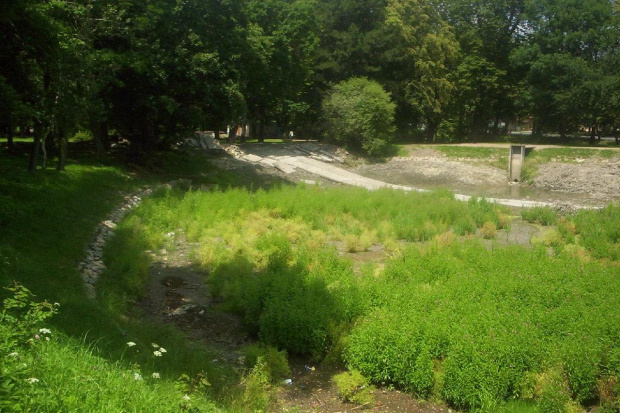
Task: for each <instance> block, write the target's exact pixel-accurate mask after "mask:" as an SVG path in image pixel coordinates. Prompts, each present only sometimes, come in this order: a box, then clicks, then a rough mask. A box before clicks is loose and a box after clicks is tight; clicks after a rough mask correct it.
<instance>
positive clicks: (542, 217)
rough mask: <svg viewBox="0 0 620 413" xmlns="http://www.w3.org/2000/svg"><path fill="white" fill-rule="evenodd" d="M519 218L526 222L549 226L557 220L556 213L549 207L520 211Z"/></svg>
mask: <svg viewBox="0 0 620 413" xmlns="http://www.w3.org/2000/svg"><path fill="white" fill-rule="evenodd" d="M521 218H523V219H524V220H525V221H527V222H531V223H535V224H540V225H545V226H551V225H555V224H556V223H557V220H558V214H557V212H556V211H555V210H554V209H553V208H550V207H534V208H523V209H521Z"/></svg>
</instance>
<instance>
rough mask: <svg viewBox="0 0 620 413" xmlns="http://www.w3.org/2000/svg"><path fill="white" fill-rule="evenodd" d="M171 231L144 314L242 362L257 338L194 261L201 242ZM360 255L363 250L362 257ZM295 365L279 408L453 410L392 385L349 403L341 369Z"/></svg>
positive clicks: (375, 251) (374, 252) (378, 251)
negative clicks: (369, 400)
mask: <svg viewBox="0 0 620 413" xmlns="http://www.w3.org/2000/svg"><path fill="white" fill-rule="evenodd" d="M168 236H169V238H171V246H170V247H169V248H167V249H162V250H159V251H151V252H150V254H151V257H152V260H153V262H152V265H151V267H150V269H149V280H150V281H149V284H148V288H147V293H146V295H145V297H144V299H142V300H140V301H138V302H137V303H136V307H137V308H138V309H139V311H140V312H141V313H142V316H143V317H144V318H146V319H149V320H151V321H154V322H157V323H169V324H172V325H174V326H176V327H177V328H178V329H179V330H180V331H182V332H184V333H185V334H186V335H187V337H188V338H189V339H191V340H193V341H195V342H199V343H202V344H204V345H205V346H207V347H208V348H209V349H210V350H212V351H215V352H216V354H219V356H218V363H228V364H229V365H233V364H234V365H238V363H239V360H240V357H242V353H241V351H240V350H241V349H242V347H243V346H245V345H247V344H251V343H253V342H254V339H253V338H252V337H250V336H249V335H248V334H247V333H246V331H245V330H244V328H243V323H242V321H241V319H240V318H239V317H237V316H235V315H232V314H228V313H226V312H224V311H222V310H221V303H220V302H218V301H217V300H214V299H213V298H212V297H211V294H210V292H209V286H208V285H207V284H206V278H207V274H206V273H205V272H204V271H202V270H201V269H200V268H199V267H197V266H194V265H192V263H191V260H190V258H189V257H190V256H191V250H192V249H193V248H195V247H196V245H195V244H191V243H188V242H187V240H186V239H185V236H184V235H183V233H182V232H181V231H176V232H175V233H170V234H168ZM172 240H174V241H172ZM383 254H384V251H383V248H382V247H381V246H378V245H375V246H373V248H371V251H368V252H365V253H360V254H354V253H344V252H343V255H346V256H348V258H351V259H353V260H354V261H356V262H368V261H375V260H377V259H378V258H379V256H382V255H383ZM356 255H359V256H357V257H356V258H357V259H355V258H354V257H355V256H356ZM290 366H291V376H290V380H291V381H290V384H285V383H282V384H281V385H280V386H279V387H278V389H277V394H278V400H277V403H276V404H277V405H278V408H277V409H276V410H281V408H282V407H285V408H291V409H294V410H296V411H300V412H346V411H360V412H394V411H404V412H416V413H434V412H451V409H448V408H447V407H445V406H441V405H433V404H431V403H425V402H419V401H417V400H415V399H414V398H413V397H411V396H410V395H408V394H405V393H402V392H400V391H397V390H393V389H378V390H377V391H376V393H375V402H374V403H373V404H372V405H367V406H356V405H353V404H350V403H344V402H342V401H341V400H340V399H339V397H338V391H337V388H336V386H335V384H334V383H333V381H332V377H333V375H334V374H337V373H341V372H342V371H343V370H342V369H337V368H333V367H326V366H322V365H313V364H311V363H310V362H309V361H308V360H304V359H301V358H296V359H292V360H291V361H290Z"/></svg>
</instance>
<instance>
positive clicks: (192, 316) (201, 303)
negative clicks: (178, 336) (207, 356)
mask: <svg viewBox="0 0 620 413" xmlns="http://www.w3.org/2000/svg"><path fill="white" fill-rule="evenodd" d="M168 235H169V237H170V238H174V239H175V240H174V242H173V243H172V246H171V248H169V249H163V250H160V251H156V252H151V257H152V260H153V261H152V264H151V267H150V268H149V284H148V287H147V293H146V294H145V297H144V298H143V299H142V300H140V301H138V302H137V303H136V305H137V307H138V309H139V310H140V311H141V313H142V314H143V316H144V317H146V318H148V319H150V320H151V321H154V322H157V323H169V324H173V325H175V326H176V327H177V328H179V329H180V330H181V331H183V332H184V333H185V334H186V335H187V336H188V337H189V338H190V339H191V340H194V341H198V342H201V343H203V344H205V345H206V346H208V347H209V348H210V349H211V350H215V351H216V352H221V354H222V356H221V358H222V359H225V360H228V361H231V362H236V361H237V360H238V358H239V357H240V356H241V354H240V353H239V350H240V349H241V347H243V346H244V345H246V344H248V343H251V342H253V340H252V338H251V337H249V336H248V335H247V334H246V332H245V330H244V328H243V324H242V322H241V320H240V319H239V317H236V316H234V315H231V314H228V313H225V312H223V311H222V310H221V308H220V307H221V306H220V303H219V302H217V301H216V300H214V299H213V298H212V297H211V294H210V292H209V287H208V285H207V284H206V278H207V274H206V273H205V272H204V271H202V270H201V269H200V268H199V267H197V266H195V265H192V263H191V261H190V259H189V256H190V252H191V250H192V248H194V247H195V245H194V244H191V243H188V242H187V241H186V239H185V236H184V235H183V234H182V233H181V232H180V231H177V232H176V233H170V234H168Z"/></svg>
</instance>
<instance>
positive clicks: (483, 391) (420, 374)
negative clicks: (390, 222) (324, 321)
mask: <svg viewBox="0 0 620 413" xmlns="http://www.w3.org/2000/svg"><path fill="white" fill-rule="evenodd" d="M619 277H620V270H619V269H618V268H617V267H615V266H607V265H604V264H599V263H590V264H584V263H583V262H582V261H580V260H578V259H577V258H574V257H571V256H559V257H549V256H548V255H547V252H546V250H545V249H534V250H526V249H524V248H521V247H511V248H503V249H496V250H493V251H488V250H486V249H485V248H482V247H481V245H480V244H479V243H477V242H468V243H465V244H454V245H452V246H440V245H432V246H429V247H427V248H425V249H422V250H419V249H416V248H412V249H410V250H407V251H406V252H405V253H404V254H403V255H402V256H401V257H398V258H395V259H393V260H391V261H390V262H389V263H388V264H387V267H386V270H385V274H384V278H383V279H382V283H381V284H382V285H381V287H379V290H380V291H381V293H380V294H379V296H380V297H381V301H377V302H376V305H375V306H374V307H373V308H372V309H371V311H370V312H369V313H367V314H366V315H365V316H364V317H362V318H361V319H359V320H358V322H357V324H356V326H355V328H354V329H353V330H352V332H351V335H350V337H349V338H348V347H347V350H346V352H345V359H346V360H347V363H348V365H350V366H351V367H352V368H355V369H358V370H359V371H361V372H362V373H363V374H365V375H367V376H368V377H370V378H371V379H372V380H373V381H375V382H386V383H394V384H397V385H399V386H403V387H404V388H406V389H408V390H410V391H412V392H414V393H415V394H417V395H419V396H421V397H424V398H428V397H434V398H438V399H442V400H447V401H449V402H450V403H452V404H454V405H455V406H458V407H461V408H472V407H481V406H484V405H488V403H489V402H493V401H495V402H497V401H500V400H510V399H530V398H532V399H533V398H536V397H537V396H536V394H537V393H536V386H538V385H542V384H541V383H540V381H541V380H542V379H541V377H543V376H544V375H545V374H548V372H549V370H550V369H559V371H560V372H561V377H562V380H564V381H563V382H562V383H563V385H566V386H567V389H569V395H570V397H572V398H573V400H575V401H576V402H578V403H584V404H588V403H590V402H593V401H596V400H597V399H598V397H599V395H598V393H597V386H598V382H599V380H600V379H601V378H602V377H605V376H607V375H609V374H611V375H616V374H617V372H618V368H619V367H620V366H619V365H617V363H616V362H615V361H611V360H615V356H614V355H615V354H617V353H618V351H620V346H619V343H618V337H620V335H619V334H620V318H619V317H618V314H617V311H615V310H614V308H617V306H618V305H619V304H620V302H619V300H620V299H619V298H618V297H619V293H620V279H619ZM570 397H569V398H570Z"/></svg>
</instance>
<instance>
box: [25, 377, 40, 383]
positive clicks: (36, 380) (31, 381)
mask: <svg viewBox="0 0 620 413" xmlns="http://www.w3.org/2000/svg"><path fill="white" fill-rule="evenodd" d="M26 381H27V382H28V383H31V384H34V383H38V382H39V379H37V378H36V377H31V378H29V379H26Z"/></svg>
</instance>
